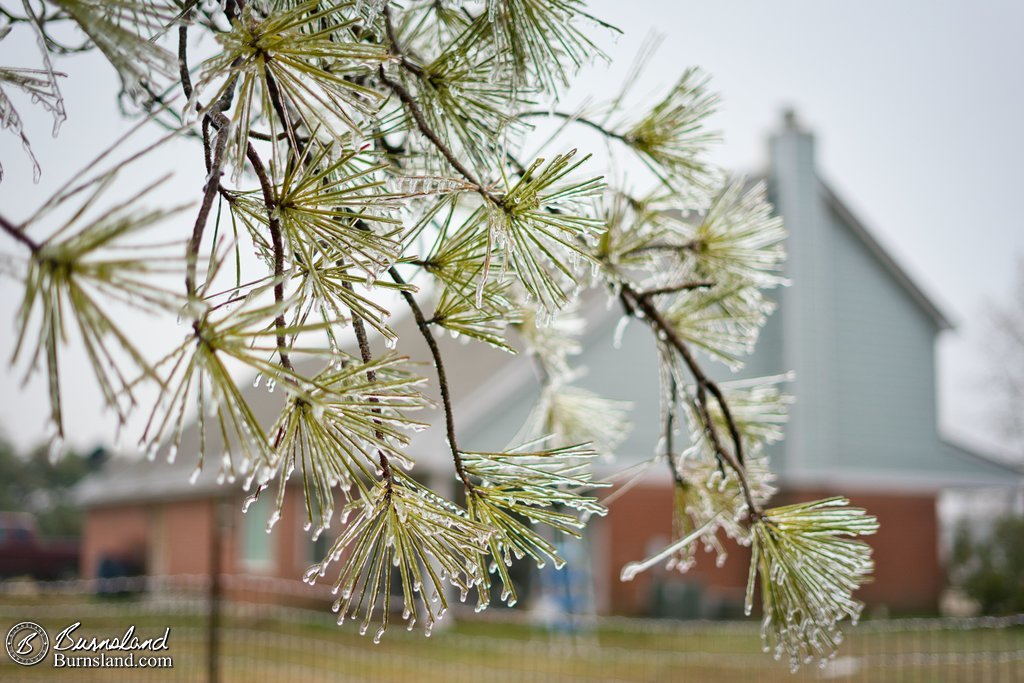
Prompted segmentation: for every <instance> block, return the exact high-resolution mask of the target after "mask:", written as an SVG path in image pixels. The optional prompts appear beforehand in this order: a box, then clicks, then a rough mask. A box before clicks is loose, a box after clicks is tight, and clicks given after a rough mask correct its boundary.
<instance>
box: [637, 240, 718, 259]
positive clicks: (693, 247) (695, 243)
mask: <svg viewBox="0 0 1024 683" xmlns="http://www.w3.org/2000/svg"><path fill="white" fill-rule="evenodd" d="M701 246H702V242H701V241H700V240H690V241H689V242H681V243H679V244H645V245H644V246H642V247H636V248H635V249H630V250H629V251H627V252H626V253H625V256H632V255H633V254H642V253H644V252H647V251H670V252H679V251H698V250H699V249H700V248H701Z"/></svg>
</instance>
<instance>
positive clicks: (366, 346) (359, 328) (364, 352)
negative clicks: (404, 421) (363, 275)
mask: <svg viewBox="0 0 1024 683" xmlns="http://www.w3.org/2000/svg"><path fill="white" fill-rule="evenodd" d="M342 287H345V288H346V289H348V290H351V289H352V283H350V282H344V283H342ZM352 330H353V331H354V332H355V333H356V342H357V343H358V344H359V357H360V358H362V359H363V363H364V364H365V363H369V362H370V361H372V360H373V354H372V353H371V352H370V340H369V339H368V338H367V336H366V325H365V324H364V323H363V319H362V318H360V317H359V316H358V315H356V314H355V313H352ZM366 380H367V381H368V382H370V383H375V382H376V381H377V372H376V371H375V370H367V371H366ZM370 402H371V403H377V399H376V398H370ZM373 412H375V413H377V412H380V410H379V409H378V408H374V409H373ZM375 436H376V437H377V440H378V441H383V439H384V433H383V432H382V431H381V430H379V429H378V430H376V433H375ZM377 455H378V457H379V458H380V471H381V476H382V477H383V478H384V481H385V482H387V483H386V485H387V487H388V489H389V490H390V488H391V486H392V485H393V484H394V476H393V475H392V473H391V461H390V460H389V459H388V456H387V454H386V453H385V452H384V449H383V448H378V449H377Z"/></svg>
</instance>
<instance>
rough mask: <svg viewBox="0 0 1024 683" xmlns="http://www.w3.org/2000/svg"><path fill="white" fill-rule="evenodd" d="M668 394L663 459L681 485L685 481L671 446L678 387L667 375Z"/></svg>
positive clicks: (671, 377)
mask: <svg viewBox="0 0 1024 683" xmlns="http://www.w3.org/2000/svg"><path fill="white" fill-rule="evenodd" d="M668 381H669V389H668V391H669V396H668V401H669V402H668V409H667V410H666V411H665V460H666V461H667V462H668V469H669V471H671V472H672V479H673V480H674V481H675V482H676V486H679V487H683V486H685V485H686V482H685V481H684V480H683V473H682V472H680V471H679V468H678V467H676V459H675V454H674V453H673V452H672V451H673V450H674V448H673V446H672V440H673V436H674V434H673V432H675V419H676V398H677V397H678V395H679V387H677V386H676V378H675V376H673V375H671V373H670V376H669V380H668Z"/></svg>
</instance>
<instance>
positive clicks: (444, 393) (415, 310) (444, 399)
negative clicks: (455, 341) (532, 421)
mask: <svg viewBox="0 0 1024 683" xmlns="http://www.w3.org/2000/svg"><path fill="white" fill-rule="evenodd" d="M388 273H389V274H390V275H391V279H392V280H394V281H395V283H396V284H398V285H404V284H406V282H405V280H404V279H403V278H402V276H401V274H400V273H399V272H398V269H397V268H395V267H394V266H392V267H391V268H390V269H389V270H388ZM401 292H402V297H403V298H404V299H405V302H406V303H407V304H408V305H409V308H410V310H412V316H413V318H414V319H415V320H416V327H418V328H419V330H420V334H421V335H423V339H424V340H426V342H427V346H429V347H430V355H431V356H433V358H434V367H435V368H436V369H437V383H438V386H439V387H440V390H441V403H442V404H443V406H444V421H445V429H446V431H447V434H448V447H449V448H450V449H451V452H452V460H453V461H454V463H455V472H456V473H457V474H458V475H459V479H461V480H462V484H463V485H464V486H465V487H466V493H467V494H471V493H472V492H473V483H472V482H471V481H470V479H469V473H468V472H466V468H465V465H464V464H463V462H462V454H461V453H459V445H458V442H457V441H456V440H455V411H454V410H453V409H452V396H451V389H450V387H449V386H448V376H447V373H445V369H444V359H443V357H442V356H441V349H440V347H438V345H437V339H436V338H435V337H434V332H433V331H432V330H431V329H430V323H429V322H428V321H427V318H426V316H424V315H423V309H422V308H420V305H419V302H417V301H416V297H414V296H413V295H412V292H410V291H408V290H407V289H402V290H401Z"/></svg>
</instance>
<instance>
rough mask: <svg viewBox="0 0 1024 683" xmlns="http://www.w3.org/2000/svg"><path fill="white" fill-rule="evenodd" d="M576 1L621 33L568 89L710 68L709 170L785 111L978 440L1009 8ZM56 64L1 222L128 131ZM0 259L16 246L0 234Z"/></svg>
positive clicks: (35, 389) (1016, 51) (97, 416)
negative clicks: (924, 314)
mask: <svg viewBox="0 0 1024 683" xmlns="http://www.w3.org/2000/svg"><path fill="white" fill-rule="evenodd" d="M591 7H592V10H593V13H594V14H595V15H597V16H599V17H601V18H603V19H606V20H608V21H610V22H611V23H613V24H615V25H617V26H619V27H621V28H622V29H623V31H624V32H625V35H624V36H623V37H622V38H620V39H618V40H617V41H612V40H610V39H609V40H608V41H607V51H608V52H609V54H610V56H611V57H612V60H613V66H612V67H611V69H610V70H609V69H607V68H604V67H602V66H599V67H595V68H594V69H591V70H589V71H588V72H586V73H585V74H583V75H582V76H581V78H580V80H579V83H578V84H577V88H576V92H577V94H580V93H583V92H589V93H591V94H592V95H593V96H594V97H595V98H600V97H602V96H605V95H608V94H609V92H610V90H613V89H616V88H617V85H618V83H619V82H620V80H621V79H620V76H621V75H623V74H624V72H625V70H626V67H627V66H628V63H629V62H630V61H631V59H632V57H633V55H634V54H635V53H636V51H637V49H638V48H639V46H640V44H641V43H642V42H643V40H644V39H645V38H646V37H647V35H648V34H649V33H650V32H651V31H657V32H659V33H661V34H662V35H663V36H664V37H665V41H664V44H663V46H662V48H661V50H660V51H659V52H658V54H657V55H656V57H655V58H654V60H653V61H652V63H651V65H650V68H649V70H648V72H647V74H646V75H645V76H644V78H643V79H642V82H641V84H640V87H639V88H638V89H637V90H636V93H637V94H647V93H652V92H656V91H657V88H658V86H666V85H668V84H670V83H671V82H673V81H674V80H675V79H676V78H677V77H678V75H679V73H680V72H681V71H682V69H684V68H685V67H687V66H689V65H699V66H701V67H703V68H704V69H705V70H706V71H708V72H709V73H710V74H711V75H712V76H713V79H714V80H713V86H714V87H715V88H716V89H717V90H718V91H719V92H720V93H721V94H722V97H723V100H724V102H723V109H722V112H721V113H720V114H719V115H718V116H717V117H716V119H715V121H714V123H715V125H716V127H717V128H719V129H721V130H722V131H723V132H724V136H725V141H724V143H723V144H722V145H721V146H720V147H719V148H718V149H717V150H716V152H715V158H716V160H717V161H718V162H720V163H722V164H723V165H725V166H728V167H730V168H734V169H737V170H741V171H754V172H756V171H760V170H761V169H762V167H763V166H764V164H765V161H766V150H767V145H766V140H767V136H768V135H769V133H770V132H771V131H772V130H774V129H775V128H777V127H778V126H779V122H780V119H781V111H782V109H783V108H785V107H793V108H795V109H796V110H797V112H798V115H799V117H800V119H801V121H802V122H803V123H804V125H805V126H806V127H809V128H810V129H812V130H813V131H814V132H815V133H816V135H817V138H818V153H819V157H818V164H819V168H820V171H821V173H822V175H823V176H824V177H825V179H826V180H827V181H829V183H830V184H831V185H832V186H833V188H834V189H835V190H836V191H837V192H838V193H839V194H840V196H841V197H842V198H843V199H844V200H845V201H846V203H847V204H848V205H849V206H850V207H851V208H852V209H853V210H854V211H855V213H857V214H858V215H859V216H860V217H861V219H862V220H863V221H864V222H865V223H866V224H867V225H868V226H869V227H870V228H871V229H872V231H873V232H874V234H875V235H876V236H877V237H878V238H879V240H880V241H881V242H882V243H883V244H884V245H885V246H886V247H888V248H889V250H890V252H891V253H892V254H893V255H894V256H895V258H896V259H897V260H898V261H899V262H900V263H901V264H902V265H903V266H904V267H905V268H906V270H907V271H908V272H909V273H910V274H911V275H912V276H913V277H914V278H915V279H916V280H917V281H918V282H919V283H920V285H921V286H922V287H923V288H924V289H925V291H927V292H928V293H929V294H931V295H932V296H933V298H934V299H935V300H936V301H937V302H938V303H939V305H940V306H941V307H942V308H943V309H944V311H945V312H946V313H947V315H948V316H949V317H950V318H951V319H952V320H953V321H954V322H955V323H956V324H957V329H956V330H955V331H953V332H950V333H946V335H945V337H944V339H943V341H942V342H941V345H940V367H939V379H940V388H941V392H940V398H941V401H940V405H941V408H942V412H941V420H942V427H943V429H944V430H945V431H947V432H948V433H950V434H955V435H959V436H961V437H965V438H968V439H970V440H973V441H980V442H985V441H989V442H990V443H991V442H992V437H991V436H990V430H989V425H988V424H987V423H986V421H985V420H986V418H985V408H986V406H987V405H990V404H988V403H986V401H988V400H989V399H988V398H987V396H986V392H985V391H984V388H983V386H982V385H981V383H980V381H979V380H978V379H976V378H977V376H978V372H979V370H980V369H981V368H982V367H984V365H983V363H982V361H981V360H980V358H979V356H980V355H981V354H982V350H983V348H984V331H985V307H986V305H987V302H991V301H997V300H1008V297H1009V295H1010V292H1011V291H1012V282H1013V279H1014V266H1015V262H1016V260H1017V259H1018V258H1024V220H1022V218H1021V208H1020V206H1021V202H1020V197H1021V194H1022V191H1021V186H1022V181H1024V172H1022V171H1021V168H1022V165H1021V159H1024V133H1022V132H1021V122H1022V121H1024V92H1022V90H1021V86H1020V85H1019V84H1020V82H1021V73H1022V69H1024V40H1021V35H1022V33H1021V32H1022V29H1024V3H1020V2H1017V1H1015V0H1004V1H1001V2H1000V1H996V0H987V1H982V2H946V1H936V0H903V1H901V2H898V3H897V2H891V1H882V0H861V1H860V2H857V3H839V2H821V1H820V0H773V1H772V2H753V1H739V0H702V1H700V2H694V1H691V0H685V1H680V0H634V1H633V2H622V1H621V0H596V1H594V2H592V3H591ZM34 59H35V53H34V44H33V41H32V40H30V39H25V38H24V37H19V36H17V35H14V34H12V35H11V36H10V37H9V38H8V39H6V40H4V41H3V42H0V64H5V65H10V64H19V65H31V64H32V63H33V61H34ZM57 68H58V69H60V70H63V71H66V72H67V73H68V74H69V78H68V81H67V83H66V85H65V88H64V91H65V96H66V100H67V105H68V113H69V120H68V122H67V123H66V124H65V125H64V128H63V129H62V132H61V136H60V138H59V139H58V140H56V141H55V140H52V139H51V138H50V137H49V127H50V123H49V120H48V119H47V118H45V117H43V116H40V115H37V114H35V113H34V110H31V109H29V108H28V107H27V106H26V107H22V113H23V115H25V116H26V118H30V119H31V120H29V121H27V122H26V128H27V130H28V132H29V134H30V135H31V136H32V139H33V142H34V147H35V150H36V153H37V155H38V156H39V157H40V161H41V163H42V165H43V169H44V176H43V181H42V182H41V183H40V184H39V185H38V186H33V185H32V183H31V179H30V171H29V167H28V164H27V163H26V162H25V160H24V158H23V157H22V154H21V150H20V148H19V146H18V144H17V142H16V140H15V139H14V138H13V137H12V136H10V135H9V134H8V133H7V132H2V134H0V160H2V162H3V164H4V167H5V169H6V173H7V176H8V177H7V179H6V180H4V182H3V183H0V213H2V214H3V215H4V216H6V217H9V218H13V219H20V218H23V217H25V216H26V215H27V214H28V213H29V212H30V211H32V210H33V209H34V208H35V207H36V206H37V205H38V203H39V202H40V201H41V200H42V198H43V197H45V196H46V195H48V194H49V193H50V192H52V191H53V190H54V189H55V188H56V187H57V186H58V185H59V184H60V183H61V182H63V181H64V180H65V179H66V177H67V173H68V172H69V171H70V170H72V169H75V168H78V167H80V166H81V165H83V164H84V163H85V161H86V160H88V159H89V158H90V157H91V156H92V155H93V154H94V153H95V152H96V151H98V150H100V149H102V148H104V147H105V146H106V145H107V144H109V143H110V142H111V141H113V140H114V139H115V138H116V137H117V136H118V135H119V134H120V132H122V131H123V130H124V129H125V128H126V127H127V124H126V123H125V122H124V121H123V120H121V119H120V118H119V117H118V114H117V109H116V106H115V104H114V102H113V96H114V93H115V92H116V80H115V77H114V76H113V75H112V73H111V71H110V69H109V68H107V67H106V66H105V65H104V63H103V62H102V60H101V59H99V58H97V57H95V56H90V57H84V58H76V59H74V60H67V61H63V62H60V63H58V64H57ZM26 105H27V103H26ZM196 154H197V152H196V150H191V149H190V148H189V147H188V146H187V145H182V146H177V147H176V148H175V149H172V150H171V151H169V152H168V153H166V154H164V155H163V156H162V157H161V158H160V160H159V161H158V163H159V164H160V165H162V166H166V167H169V168H171V169H178V168H180V169H193V168H198V166H197V162H199V157H198V156H196ZM153 170H154V171H155V170H156V169H153ZM202 180H203V179H202V178H201V177H191V176H188V175H184V174H183V173H179V175H178V177H177V178H176V179H175V181H174V183H175V184H174V185H173V186H172V191H181V192H185V193H186V194H187V195H188V196H198V193H199V188H200V186H201V184H202ZM173 188H176V189H173ZM0 251H4V252H7V253H12V252H14V251H15V249H13V248H12V247H11V246H10V245H9V244H7V243H6V242H4V243H2V244H0ZM18 293H19V292H18V287H17V286H14V285H12V284H11V282H10V281H8V280H3V281H0V321H6V322H3V327H0V329H2V330H8V331H9V330H10V329H11V327H10V324H11V320H12V316H13V312H14V310H15V307H16V303H17V301H16V298H17V296H18ZM147 330H148V332H149V334H150V342H149V343H151V344H154V345H158V347H164V348H165V347H166V346H167V344H166V337H167V335H173V336H174V337H175V338H176V337H177V336H178V335H180V331H176V330H175V328H174V326H173V322H170V323H165V324H164V325H162V326H161V325H155V326H151V327H148V328H147ZM11 349H12V339H11V334H10V333H9V332H5V333H2V334H0V358H2V359H4V360H5V361H6V359H7V358H9V356H10V353H11ZM75 358H76V356H75V354H73V353H72V354H70V355H69V358H68V363H67V364H66V366H67V367H68V368H69V369H70V372H68V375H67V381H68V383H69V386H67V387H66V390H67V391H68V397H69V398H70V399H71V400H68V401H67V413H68V426H69V432H70V433H69V436H70V439H71V440H72V441H73V442H75V443H77V444H80V445H82V446H90V445H92V444H93V443H96V442H99V441H104V440H106V441H109V439H110V432H111V430H110V421H109V419H107V418H104V417H103V416H102V415H101V413H100V411H99V409H98V407H97V406H98V404H99V401H98V395H97V393H96V392H95V391H94V390H93V389H92V387H91V383H90V382H89V377H88V375H87V374H86V373H83V372H80V371H77V370H76V368H75V365H76V364H79V363H81V360H82V358H81V356H80V355H79V356H77V358H78V361H77V363H76V361H75ZM0 372H2V374H0V378H2V380H0V381H2V382H3V384H2V386H3V389H4V390H3V394H2V395H3V400H2V402H0V429H2V430H3V432H4V433H5V434H6V435H7V437H8V438H11V439H12V440H14V441H15V442H16V443H17V444H19V445H20V446H28V445H29V444H32V443H34V442H37V441H39V440H41V439H42V438H43V435H44V428H43V424H44V419H45V416H46V414H47V401H46V397H45V387H44V385H43V383H42V382H40V381H38V378H36V379H34V380H33V381H31V382H30V383H29V385H28V386H27V387H26V388H25V389H20V388H19V385H20V375H15V374H13V373H12V372H11V371H9V370H7V369H6V367H5V368H4V369H3V370H2V371H0Z"/></svg>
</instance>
